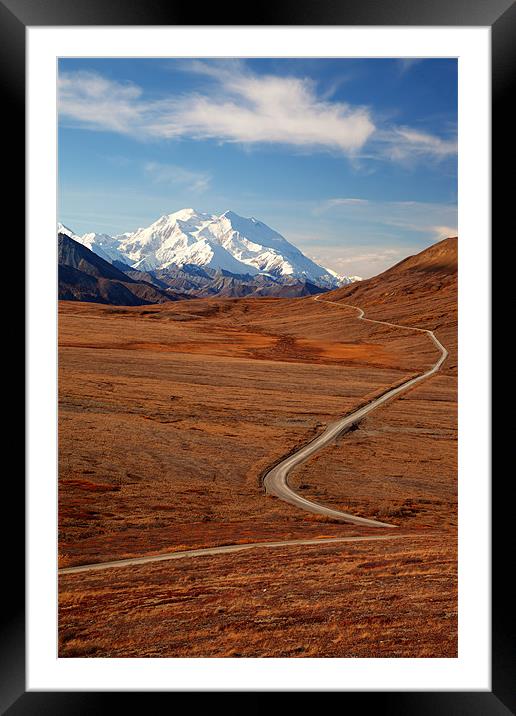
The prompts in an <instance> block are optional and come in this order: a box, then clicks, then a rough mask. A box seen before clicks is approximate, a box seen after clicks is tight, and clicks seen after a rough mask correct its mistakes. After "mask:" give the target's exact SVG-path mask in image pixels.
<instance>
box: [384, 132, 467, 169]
mask: <svg viewBox="0 0 516 716" xmlns="http://www.w3.org/2000/svg"><path fill="white" fill-rule="evenodd" d="M377 141H378V142H379V144H380V145H381V147H382V150H381V151H382V153H383V154H384V155H385V156H386V157H387V158H389V159H391V160H393V161H396V162H403V163H407V162H409V163H410V162H415V161H417V160H420V159H422V158H428V157H430V158H433V159H435V160H441V159H445V158H446V157H450V156H454V155H456V154H457V140H456V139H455V138H452V139H443V138H441V137H437V136H435V135H434V134H429V133H427V132H421V131H419V130H416V129H411V128H410V127H393V128H391V129H388V130H386V131H384V132H381V133H378V135H377Z"/></svg>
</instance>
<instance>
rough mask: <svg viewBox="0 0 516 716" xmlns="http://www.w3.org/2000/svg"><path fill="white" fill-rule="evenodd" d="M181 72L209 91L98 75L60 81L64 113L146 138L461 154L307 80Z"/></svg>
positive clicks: (411, 157)
mask: <svg viewBox="0 0 516 716" xmlns="http://www.w3.org/2000/svg"><path fill="white" fill-rule="evenodd" d="M182 69H183V71H185V72H186V71H188V72H192V73H196V74H197V75H200V76H202V75H204V76H206V77H208V78H209V80H210V81H209V83H208V86H207V87H206V88H205V89H204V91H202V92H200V91H197V92H189V93H184V94H177V93H176V94H170V95H168V96H164V97H163V96H162V97H159V98H149V97H147V96H146V95H145V94H144V92H143V90H142V89H141V88H140V87H138V86H137V85H135V84H134V83H130V82H126V83H124V82H117V81H113V80H110V79H108V78H106V77H103V76H101V75H99V74H97V73H94V72H85V71H80V72H68V73H67V72H65V73H61V75H60V78H59V111H60V115H61V117H62V119H63V120H64V121H66V122H69V123H71V124H72V125H74V126H79V127H83V128H87V129H92V130H103V131H106V130H107V131H112V132H118V133H121V134H126V135H130V136H132V137H134V138H137V139H140V140H145V139H152V138H153V139H174V138H181V137H187V138H190V139H198V140H203V139H212V140H216V141H219V142H231V143H239V144H241V145H245V146H252V145H257V144H280V145H288V146H291V147H296V148H300V149H303V150H312V151H314V150H319V151H320V150H325V151H333V152H336V153H338V154H341V155H345V156H347V157H349V158H351V159H354V158H357V157H361V158H368V157H372V158H374V159H383V160H388V161H395V162H410V161H416V160H420V159H426V158H428V157H431V158H433V159H436V160H441V159H444V158H446V157H449V156H450V155H453V154H454V153H456V151H457V146H456V142H455V141H454V140H453V139H443V138H440V137H438V136H435V135H433V134H429V133H425V132H421V131H418V130H415V129H412V128H410V127H397V126H392V127H386V126H383V124H382V122H381V121H380V120H379V119H375V118H374V113H373V110H372V108H370V107H364V106H358V105H351V104H349V103H345V102H341V101H330V98H329V96H328V94H327V93H324V94H321V93H319V92H318V88H317V85H316V83H315V82H314V81H313V80H311V79H309V78H299V77H294V76H279V75H261V74H256V73H253V72H251V70H250V69H249V68H248V67H247V66H246V65H245V63H244V62H242V61H228V60H226V61H210V62H208V61H195V60H194V61H189V62H184V63H183V65H182Z"/></svg>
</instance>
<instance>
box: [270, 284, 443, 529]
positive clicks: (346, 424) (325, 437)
mask: <svg viewBox="0 0 516 716" xmlns="http://www.w3.org/2000/svg"><path fill="white" fill-rule="evenodd" d="M314 300H315V301H320V302H321V303H329V304H333V305H334V306H339V307H340V308H353V309H355V310H356V311H358V318H359V319H360V320H362V321H367V322H368V323H379V324H381V325H383V326H391V327H393V328H400V329H403V330H407V331H417V332H418V333H426V334H427V335H428V336H429V337H430V338H431V339H432V341H433V342H434V343H435V345H436V347H437V348H438V349H439V352H440V357H439V359H438V360H437V362H436V363H435V364H434V365H433V366H432V368H430V369H429V370H427V371H426V372H424V373H421V375H418V376H416V377H415V378H411V379H410V380H407V381H406V382H405V383H402V384H401V385H398V386H397V387H396V388H391V389H390V390H386V391H385V392H384V393H382V394H381V395H380V396H379V397H378V398H375V399H374V400H372V401H371V402H370V403H367V405H364V406H363V407H362V408H359V409H358V410H355V411H354V412H352V413H350V414H349V415H346V416H345V417H343V418H341V419H340V420H337V422H335V423H331V424H330V425H328V427H327V428H326V430H325V431H324V432H323V433H321V434H320V435H319V436H318V437H316V438H315V439H314V440H312V441H311V442H309V443H308V444H307V445H305V446H304V447H302V448H301V449H300V450H298V451H297V452H295V453H294V454H293V455H289V457H287V458H285V459H284V460H282V461H281V462H280V463H279V464H278V465H275V466H274V467H273V468H272V469H271V470H269V472H268V473H267V474H266V475H265V477H264V479H263V484H264V487H265V491H266V492H267V494H269V495H274V496H275V497H278V498H279V499H280V500H283V501H284V502H288V503H289V504H291V505H294V506H295V507H300V508H301V509H303V510H306V511H308V512H314V513H316V514H318V515H325V516H327V517H331V518H333V519H336V520H339V521H341V522H351V523H353V524H356V525H364V526H367V527H396V525H391V524H388V523H387V522H379V521H378V520H372V519H367V518H365V517H356V516H355V515H352V514H349V513H347V512H340V511H339V510H333V509H331V508H330V507H325V506H324V505H320V504H318V503H317V502H312V501H311V500H307V499H306V498H305V497H301V495H298V494H297V492H294V490H293V489H292V488H291V487H290V486H289V484H288V475H289V473H290V472H291V470H292V469H293V468H294V467H297V466H298V465H300V464H301V463H303V462H305V460H307V459H308V458H309V457H310V455H313V453H315V452H317V451H318V450H321V448H323V447H325V446H326V445H328V443H329V442H331V441H332V440H333V439H334V438H336V437H337V436H338V435H340V434H341V433H342V432H343V431H345V430H346V429H349V428H351V427H352V425H354V424H356V423H357V421H359V420H361V419H362V418H364V417H365V416H366V415H368V414H369V413H371V412H372V411H373V410H376V408H379V407H380V406H381V405H383V404H384V403H386V402H387V401H388V400H391V399H392V398H394V397H395V396H397V395H399V394H400V393H404V392H405V391H407V390H408V389H409V388H412V387H413V386H414V385H416V384H417V383H420V382H421V381H422V380H425V379H426V378H429V377H430V376H431V375H433V374H434V373H437V371H438V370H439V369H440V367H441V366H442V364H443V363H444V361H445V360H446V358H447V356H448V351H447V350H446V348H445V347H444V346H443V345H442V343H441V342H440V341H439V340H438V339H437V338H436V337H435V335H434V334H433V332H432V331H429V330H427V329H425V328H412V327H410V326H400V325H398V324H396V323H388V322H387V321H376V320H373V319H371V318H365V317H364V312H363V310H362V309H361V308H358V306H351V305H349V304H345V303H338V302H337V301H325V300H323V299H321V298H320V296H316V297H315V298H314Z"/></svg>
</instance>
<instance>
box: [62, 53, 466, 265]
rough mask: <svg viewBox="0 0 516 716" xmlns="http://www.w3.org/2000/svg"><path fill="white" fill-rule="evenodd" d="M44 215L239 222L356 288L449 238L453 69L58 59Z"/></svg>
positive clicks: (135, 221) (418, 63) (439, 63)
mask: <svg viewBox="0 0 516 716" xmlns="http://www.w3.org/2000/svg"><path fill="white" fill-rule="evenodd" d="M59 85H60V98H59V114H60V117H59V148H58V154H59V218H60V220H61V221H62V222H63V223H64V224H66V225H67V226H69V227H70V228H72V229H73V230H74V231H75V232H76V233H78V234H82V233H85V232H87V231H97V232H104V233H108V234H117V233H122V232H124V231H129V230H134V229H135V228H137V227H140V226H147V225H148V224H150V223H151V222H152V221H154V220H155V219H157V218H158V217H159V216H161V215H163V214H169V213H171V212H173V211H177V210H178V209H181V208H185V207H193V208H195V209H198V210H200V211H205V212H209V213H222V212H223V211H226V210H227V209H232V210H233V211H235V212H237V213H238V214H242V215H244V216H255V217H257V218H259V219H261V220H262V221H264V222H265V223H267V224H269V225H270V226H271V227H272V228H274V229H276V230H278V231H279V232H280V233H282V234H283V235H284V236H285V237H286V238H287V239H288V240H289V241H292V242H293V243H294V244H296V245H297V246H298V247H299V248H300V249H301V250H302V251H303V252H304V253H306V254H307V255H308V256H310V257H311V258H314V259H315V260H317V261H318V262H319V263H322V264H323V265H325V266H328V267H329V268H332V269H334V270H335V271H337V272H338V273H342V274H356V275H360V276H364V277H368V276H371V275H374V274H376V273H379V272H380V271H382V270H384V269H385V268H387V267H388V266H390V265H392V264H393V263H395V262H396V261H398V260H400V259H401V258H403V257H405V256H407V255H409V254H411V253H415V252H417V251H420V250H421V249H423V248H424V247H426V246H429V245H430V244H431V243H433V242H434V241H437V240H439V239H441V238H444V237H445V236H449V235H452V234H453V233H455V232H456V227H457V64H456V60H453V59H450V60H448V59H427V60H413V59H406V60H400V59H378V60H376V59H365V60H360V59H332V60H326V59H324V60H323V59H320V60H317V59H260V60H205V59H203V60H192V59H184V60H183V59H166V58H153V59H96V58H95V59H84V58H82V59H63V60H60V63H59Z"/></svg>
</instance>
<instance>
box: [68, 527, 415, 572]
mask: <svg viewBox="0 0 516 716" xmlns="http://www.w3.org/2000/svg"><path fill="white" fill-rule="evenodd" d="M400 537H402V535H368V536H365V537H360V536H356V537H328V538H320V539H288V540H283V541H282V542H248V543H247V544H229V545H224V546H222V547H204V548H203V549H186V550H183V551H181V552H168V553H167V554H157V555H152V556H149V557H129V558H128V559H117V560H113V561H111V562H96V563H94V564H79V565H78V566H77V567H63V568H62V569H60V570H58V572H59V575H60V576H61V575H64V574H77V573H78V572H96V571H98V570H100V569H112V568H113V567H133V566H135V565H138V564H150V563H152V562H167V561H169V560H171V559H185V558H187V557H203V556H210V555H215V554H228V553H231V552H243V551H244V550H250V549H259V548H266V549H270V548H271V547H290V546H295V545H299V546H303V545H304V546H310V545H328V546H331V545H332V544H336V543H339V542H367V541H371V540H384V539H399V538H400Z"/></svg>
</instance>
